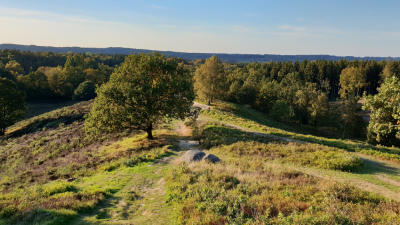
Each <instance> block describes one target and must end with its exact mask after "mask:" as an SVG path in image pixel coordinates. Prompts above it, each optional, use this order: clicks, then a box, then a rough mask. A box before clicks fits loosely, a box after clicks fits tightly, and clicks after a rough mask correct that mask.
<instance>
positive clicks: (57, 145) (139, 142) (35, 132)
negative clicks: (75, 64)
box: [0, 102, 174, 224]
mask: <svg viewBox="0 0 400 225" xmlns="http://www.w3.org/2000/svg"><path fill="white" fill-rule="evenodd" d="M90 107H91V102H84V103H80V104H76V105H73V106H70V107H66V108H62V109H59V110H56V111H52V112H49V113H46V114H43V115H40V116H37V117H33V118H30V119H28V120H24V121H21V122H19V123H17V124H15V125H14V126H12V127H10V128H9V129H8V130H7V133H8V135H7V137H4V138H2V139H1V140H0V224H3V223H6V222H7V221H8V222H7V223H13V224H14V223H16V224H60V223H62V224H67V223H68V222H70V223H72V224H75V223H76V218H77V217H78V216H79V215H81V214H82V213H83V214H87V215H88V218H86V217H79V218H81V219H82V221H83V222H84V221H86V220H87V219H88V220H93V219H90V217H91V216H90V215H91V213H92V214H93V213H94V214H95V216H94V217H95V219H96V218H97V219H98V221H97V222H101V223H102V221H108V222H104V223H105V224H108V223H109V222H110V219H109V217H110V218H112V220H115V219H121V220H124V219H125V220H129V219H130V218H125V217H123V216H120V214H119V213H117V212H115V211H113V210H110V212H111V214H110V215H109V216H105V214H106V213H105V212H104V210H103V211H101V212H100V211H96V210H98V207H99V204H100V203H103V202H104V201H106V200H105V199H110V198H111V199H112V198H115V199H119V198H121V199H125V198H126V199H125V200H124V202H125V203H124V204H126V205H125V208H126V209H127V207H128V206H130V205H131V202H130V201H131V200H132V199H134V198H135V196H136V194H132V193H128V192H127V191H126V186H127V185H128V186H129V185H130V184H132V182H134V181H133V180H132V179H133V176H132V175H133V174H143V177H146V179H147V178H149V179H150V178H151V179H158V178H159V177H160V176H161V177H162V175H154V176H153V175H152V174H153V173H152V171H153V170H150V167H148V166H147V164H148V163H147V164H146V162H152V161H154V160H157V159H158V158H160V157H164V156H168V155H170V154H171V152H170V150H167V149H166V146H168V145H170V144H173V143H174V138H173V136H172V135H171V134H172V132H171V131H170V129H169V128H168V127H165V126H161V127H159V128H158V129H157V130H156V131H155V132H154V135H155V137H157V139H156V140H154V141H148V140H147V139H146V134H144V133H142V132H131V131H126V132H123V133H119V134H113V135H103V136H102V137H101V138H99V139H90V138H87V137H86V136H85V134H84V119H83V116H84V114H86V113H87V112H88V111H89V109H90ZM143 163H145V164H143ZM154 169H155V167H154ZM162 171H163V172H162V173H161V172H160V174H163V173H164V170H162ZM67 179H72V180H73V181H72V182H67ZM140 182H142V181H140ZM140 182H139V183H140ZM146 182H147V181H146ZM21 196H23V197H21ZM132 196H133V197H132ZM136 197H138V196H136ZM139 197H140V196H139ZM107 201H108V200H107ZM128 208H129V207H128ZM96 213H97V214H96ZM98 214H100V216H97V215H98ZM102 215H103V216H104V218H102ZM107 215H108V214H107ZM92 217H93V216H92ZM156 218H162V219H163V220H165V217H159V216H156ZM71 221H72V222H71Z"/></svg>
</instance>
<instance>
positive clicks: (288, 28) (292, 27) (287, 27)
mask: <svg viewBox="0 0 400 225" xmlns="http://www.w3.org/2000/svg"><path fill="white" fill-rule="evenodd" d="M278 28H279V29H282V30H293V31H304V30H305V29H306V28H304V27H295V26H290V25H286V24H285V25H282V26H279V27H278Z"/></svg>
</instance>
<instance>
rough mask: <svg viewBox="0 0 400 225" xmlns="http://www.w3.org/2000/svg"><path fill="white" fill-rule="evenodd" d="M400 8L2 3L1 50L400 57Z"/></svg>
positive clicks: (358, 1) (353, 3) (350, 3)
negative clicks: (31, 46)
mask: <svg viewBox="0 0 400 225" xmlns="http://www.w3.org/2000/svg"><path fill="white" fill-rule="evenodd" d="M399 8H400V1H394V0H393V1H369V0H364V1H362V0H347V1H342V0H336V1H322V0H319V1H317V0H314V1H311V0H309V1H300V0H291V1H290V0H279V1H278V0H276V1H266V0H265V1H255V0H248V1H233V0H231V1H228V0H226V1H224V0H220V1H218V0H214V1H208V0H203V1H134V0H131V1H117V0H115V1H103V0H97V1H94V0H80V1H76V0H69V1H66V0H51V1H50V0H46V1H45V0H35V1H33V0H32V1H18V0H13V1H3V0H0V29H1V34H0V43H15V44H34V45H46V46H80V47H129V48H144V49H153V50H164V51H167V50H169V51H184V52H208V53H256V54H329V55H338V56H346V55H353V56H384V57H386V56H400V42H399V40H400V13H399Z"/></svg>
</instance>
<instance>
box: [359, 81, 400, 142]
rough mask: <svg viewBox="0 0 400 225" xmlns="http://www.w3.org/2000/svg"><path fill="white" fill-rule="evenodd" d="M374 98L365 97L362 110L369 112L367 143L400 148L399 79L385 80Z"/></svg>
mask: <svg viewBox="0 0 400 225" xmlns="http://www.w3.org/2000/svg"><path fill="white" fill-rule="evenodd" d="M378 90H379V93H378V94H377V95H374V96H365V99H366V101H365V104H364V107H363V108H364V109H367V110H371V116H370V122H369V125H368V137H369V139H368V141H369V142H371V143H379V144H382V145H387V146H392V145H394V146H397V147H400V79H399V78H397V77H390V78H386V80H385V83H383V84H382V86H381V87H380V88H379V89H378Z"/></svg>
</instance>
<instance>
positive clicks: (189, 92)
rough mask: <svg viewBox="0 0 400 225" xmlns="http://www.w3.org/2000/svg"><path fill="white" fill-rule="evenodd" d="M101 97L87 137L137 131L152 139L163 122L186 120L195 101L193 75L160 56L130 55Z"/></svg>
mask: <svg viewBox="0 0 400 225" xmlns="http://www.w3.org/2000/svg"><path fill="white" fill-rule="evenodd" d="M97 95H98V97H97V98H96V100H95V102H94V104H93V109H92V110H91V112H90V114H89V115H88V117H87V118H86V124H85V127H86V133H87V134H90V135H99V134H101V133H103V132H107V133H112V132H117V131H123V130H125V129H136V130H144V131H146V132H147V133H148V138H149V139H152V133H151V132H152V129H153V125H154V124H156V123H157V122H159V121H160V120H161V119H163V118H167V119H172V118H176V119H184V117H185V115H186V113H187V112H189V109H190V106H191V105H192V102H193V99H194V92H193V83H192V80H191V76H190V74H189V72H188V71H187V70H186V69H184V68H183V67H181V66H178V63H177V62H176V61H174V60H166V58H165V56H164V55H162V54H160V53H154V54H144V53H140V54H138V55H136V54H133V55H129V56H128V57H127V58H126V59H125V62H124V63H123V64H122V65H121V66H120V67H118V68H117V69H116V70H115V72H114V74H113V75H112V76H111V79H110V81H109V82H108V83H106V84H104V85H102V86H101V87H100V88H99V89H98V90H97Z"/></svg>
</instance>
